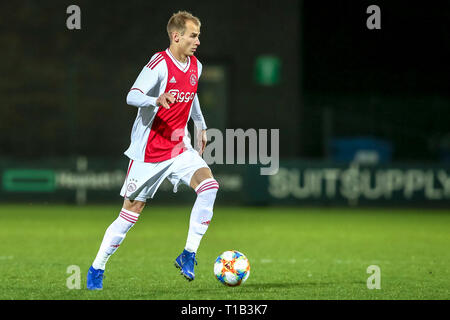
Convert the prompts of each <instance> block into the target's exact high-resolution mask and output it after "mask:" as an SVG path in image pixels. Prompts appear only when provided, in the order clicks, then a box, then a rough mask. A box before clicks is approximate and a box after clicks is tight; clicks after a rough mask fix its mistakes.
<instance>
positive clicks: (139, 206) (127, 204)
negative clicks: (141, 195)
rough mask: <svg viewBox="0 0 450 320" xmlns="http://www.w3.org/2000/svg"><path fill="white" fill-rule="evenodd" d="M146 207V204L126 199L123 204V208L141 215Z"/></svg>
mask: <svg viewBox="0 0 450 320" xmlns="http://www.w3.org/2000/svg"><path fill="white" fill-rule="evenodd" d="M144 207H145V202H143V201H138V200H129V199H126V200H125V201H124V203H123V208H124V209H126V210H129V211H131V212H135V213H139V214H140V213H141V212H142V210H143V209H144Z"/></svg>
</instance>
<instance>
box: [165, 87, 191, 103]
mask: <svg viewBox="0 0 450 320" xmlns="http://www.w3.org/2000/svg"><path fill="white" fill-rule="evenodd" d="M169 93H170V94H172V95H173V96H174V97H175V100H176V101H177V102H188V101H189V100H193V99H194V96H195V92H183V91H182V92H180V90H178V89H172V90H169Z"/></svg>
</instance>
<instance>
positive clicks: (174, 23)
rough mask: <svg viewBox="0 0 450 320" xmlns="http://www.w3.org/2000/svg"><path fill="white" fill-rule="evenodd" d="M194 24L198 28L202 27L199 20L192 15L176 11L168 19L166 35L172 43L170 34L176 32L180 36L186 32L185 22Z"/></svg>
mask: <svg viewBox="0 0 450 320" xmlns="http://www.w3.org/2000/svg"><path fill="white" fill-rule="evenodd" d="M188 20H190V21H192V22H194V23H195V24H196V25H197V26H198V27H199V28H200V26H201V25H202V23H201V22H200V19H199V18H197V17H196V16H194V15H192V14H191V13H190V12H187V11H178V12H177V13H174V14H173V15H172V17H170V19H169V22H168V23H167V33H168V35H169V39H170V42H172V32H174V31H178V32H179V33H180V34H181V35H183V34H184V32H185V31H186V21H188Z"/></svg>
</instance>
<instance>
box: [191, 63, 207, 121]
mask: <svg viewBox="0 0 450 320" xmlns="http://www.w3.org/2000/svg"><path fill="white" fill-rule="evenodd" d="M197 69H198V78H199V79H200V76H201V74H202V70H203V66H202V64H201V63H200V61H198V60H197ZM191 119H192V120H193V121H194V123H195V126H196V127H197V128H198V129H201V130H206V129H207V126H206V122H205V118H204V117H203V114H202V110H201V109H200V101H199V100H198V95H197V94H195V97H194V101H193V102H192V112H191Z"/></svg>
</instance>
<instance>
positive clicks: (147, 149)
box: [87, 11, 219, 290]
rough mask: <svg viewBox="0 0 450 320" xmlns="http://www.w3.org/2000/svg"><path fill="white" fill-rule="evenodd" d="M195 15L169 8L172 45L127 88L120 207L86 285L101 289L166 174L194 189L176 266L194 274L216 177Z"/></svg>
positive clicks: (191, 276)
mask: <svg viewBox="0 0 450 320" xmlns="http://www.w3.org/2000/svg"><path fill="white" fill-rule="evenodd" d="M200 26H201V23H200V20H199V19H198V18H197V17H195V16H193V15H192V14H190V13H188V12H186V11H179V12H178V13H175V14H173V15H172V17H171V18H170V19H169V22H168V24H167V32H168V34H169V38H170V46H169V48H167V49H166V50H165V51H161V52H158V53H156V54H154V55H153V56H152V58H151V59H150V61H149V62H148V63H147V64H146V65H145V66H144V68H143V69H142V71H141V73H140V74H139V76H138V78H137V79H136V81H135V83H134V84H133V86H132V87H131V90H130V91H129V93H128V95H127V104H129V105H131V106H135V107H137V108H138V109H137V117H136V120H135V122H134V125H133V129H132V131H131V144H130V146H129V148H128V149H127V150H126V151H125V155H127V156H128V157H129V159H130V161H129V165H128V170H127V174H126V178H125V182H124V184H123V187H122V190H121V192H120V194H121V196H123V197H124V202H123V207H122V209H121V210H120V213H119V216H118V217H117V219H116V220H115V221H114V222H113V223H112V224H111V225H110V226H109V227H108V228H107V230H106V232H105V235H104V237H103V241H102V243H101V245H100V249H99V251H98V253H97V256H96V257H95V260H94V262H93V263H92V266H91V267H90V268H89V271H88V275H87V288H88V289H90V290H100V289H102V288H103V274H104V270H105V265H106V262H107V261H108V259H109V258H110V256H111V255H112V254H113V253H114V252H115V251H116V250H117V248H118V247H119V246H120V244H121V243H122V241H123V240H124V238H125V236H126V234H127V232H128V231H129V230H130V229H131V227H133V225H134V224H135V223H136V222H137V220H138V219H139V215H140V214H141V213H142V210H143V209H144V206H145V204H146V201H147V199H150V198H153V196H154V195H155V193H156V191H157V190H158V188H159V186H160V185H161V183H162V182H163V180H164V179H166V178H167V179H168V180H169V181H170V182H171V183H172V184H173V186H174V190H173V191H174V192H176V191H177V186H178V185H179V184H180V183H184V184H186V185H188V186H191V187H192V189H194V191H195V192H196V193H197V199H196V201H195V203H194V206H193V208H192V211H191V216H190V220H189V230H188V234H187V240H186V245H185V247H184V250H183V252H182V253H181V254H180V255H179V256H178V257H177V258H176V259H175V266H176V267H177V268H178V269H180V270H181V271H180V272H181V274H182V275H183V276H184V277H185V278H186V279H188V280H189V281H191V280H194V277H195V274H194V264H197V261H196V258H195V255H196V252H197V249H198V247H199V245H200V241H201V239H202V237H203V235H204V234H205V232H206V230H207V229H208V226H209V223H210V221H211V218H212V216H213V206H214V201H215V199H216V194H217V191H218V189H219V184H218V183H217V181H216V180H215V179H214V177H213V175H212V172H211V170H210V168H209V167H208V165H207V164H206V162H205V161H204V160H203V159H202V158H201V155H202V153H203V150H204V148H205V146H206V143H207V137H206V124H205V120H204V118H203V115H202V112H201V110H200V104H199V100H198V97H197V85H198V79H199V77H200V75H201V72H202V64H201V63H200V62H199V61H198V60H197V58H196V57H195V56H194V54H195V51H196V50H197V48H198V46H199V45H200V40H199V36H200ZM190 118H192V119H193V120H194V123H195V126H196V128H197V129H198V130H197V132H198V135H199V136H200V138H199V139H198V145H197V149H198V151H197V150H195V149H194V148H193V147H192V145H191V142H190V139H189V137H188V130H187V123H188V121H189V119H190Z"/></svg>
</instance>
